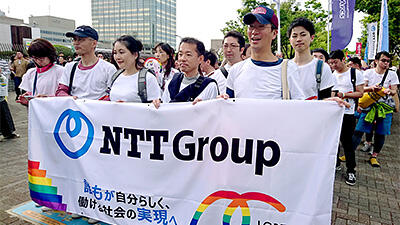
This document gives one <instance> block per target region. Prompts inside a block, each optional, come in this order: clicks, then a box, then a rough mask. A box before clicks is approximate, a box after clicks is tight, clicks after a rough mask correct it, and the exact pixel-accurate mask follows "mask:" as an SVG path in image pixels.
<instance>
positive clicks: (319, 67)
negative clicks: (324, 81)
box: [315, 60, 324, 96]
mask: <svg viewBox="0 0 400 225" xmlns="http://www.w3.org/2000/svg"><path fill="white" fill-rule="evenodd" d="M323 65H324V62H323V61H322V60H318V62H317V69H316V70H315V81H316V82H317V91H318V96H319V92H320V91H321V90H320V89H321V77H322V67H323Z"/></svg>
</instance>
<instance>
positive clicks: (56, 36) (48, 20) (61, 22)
mask: <svg viewBox="0 0 400 225" xmlns="http://www.w3.org/2000/svg"><path fill="white" fill-rule="evenodd" d="M29 26H31V27H34V28H40V37H41V38H44V39H47V40H48V41H50V42H51V43H52V44H58V45H64V46H71V45H72V43H71V39H70V38H67V37H66V36H65V33H67V32H69V31H73V30H74V29H75V20H70V19H64V18H59V17H55V16H31V17H29Z"/></svg>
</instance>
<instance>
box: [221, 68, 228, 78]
mask: <svg viewBox="0 0 400 225" xmlns="http://www.w3.org/2000/svg"><path fill="white" fill-rule="evenodd" d="M219 69H220V70H221V72H222V74H224V76H225V78H228V74H229V72H228V71H227V70H226V69H225V67H223V66H221V67H220V68H219Z"/></svg>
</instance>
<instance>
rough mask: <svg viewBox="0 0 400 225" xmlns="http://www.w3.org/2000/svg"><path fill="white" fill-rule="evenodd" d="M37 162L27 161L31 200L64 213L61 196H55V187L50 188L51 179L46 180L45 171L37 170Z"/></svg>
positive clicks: (64, 208) (64, 206)
mask: <svg viewBox="0 0 400 225" xmlns="http://www.w3.org/2000/svg"><path fill="white" fill-rule="evenodd" d="M39 164H40V163H39V162H35V161H31V160H28V179H29V182H28V183H29V191H30V194H31V198H32V200H33V201H34V202H36V203H38V204H39V205H43V206H46V207H49V208H51V209H54V210H61V211H66V210H67V205H66V204H63V203H62V196H61V195H57V187H54V186H51V179H50V178H46V170H41V169H39Z"/></svg>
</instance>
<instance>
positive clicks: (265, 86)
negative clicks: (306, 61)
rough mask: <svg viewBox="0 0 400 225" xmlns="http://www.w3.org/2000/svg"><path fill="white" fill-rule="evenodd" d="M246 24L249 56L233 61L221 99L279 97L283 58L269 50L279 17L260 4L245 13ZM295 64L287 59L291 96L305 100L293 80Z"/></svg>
mask: <svg viewBox="0 0 400 225" xmlns="http://www.w3.org/2000/svg"><path fill="white" fill-rule="evenodd" d="M243 22H244V23H245V24H247V25H248V30H247V35H248V38H249V42H250V45H251V57H250V58H248V59H246V60H244V61H242V62H239V63H237V64H235V65H234V66H233V67H232V68H231V70H230V71H229V76H228V80H227V90H226V95H224V96H223V97H224V98H228V97H231V98H257V99H282V98H283V94H282V85H281V72H282V62H283V60H282V59H280V58H278V57H276V56H275V55H274V54H273V53H272V49H271V45H272V41H273V40H274V39H275V38H276V36H277V33H278V30H277V27H278V18H277V17H276V15H275V13H274V11H273V10H272V9H270V8H268V7H266V6H263V5H261V6H259V7H257V8H255V9H254V10H253V11H252V12H251V13H248V14H246V15H245V16H244V18H243ZM297 74H298V71H297V66H296V64H295V63H294V62H288V65H287V78H288V89H289V92H290V97H291V98H292V99H304V95H303V92H302V91H301V89H300V87H299V85H298V84H297V83H296V81H295V80H294V79H293V76H295V75H297Z"/></svg>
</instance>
